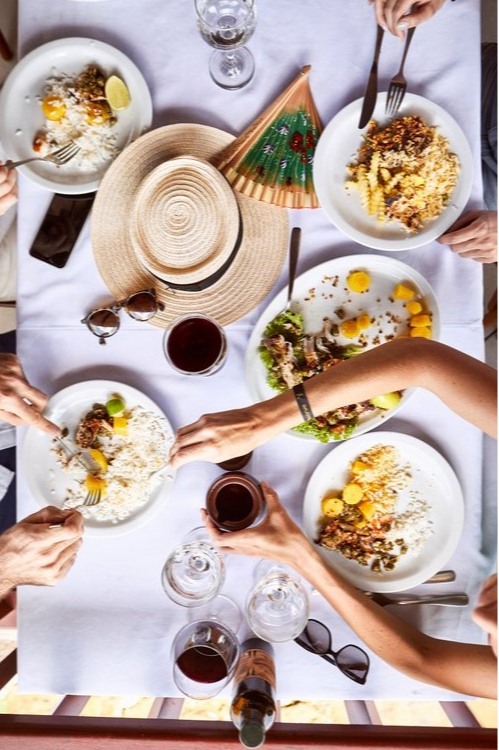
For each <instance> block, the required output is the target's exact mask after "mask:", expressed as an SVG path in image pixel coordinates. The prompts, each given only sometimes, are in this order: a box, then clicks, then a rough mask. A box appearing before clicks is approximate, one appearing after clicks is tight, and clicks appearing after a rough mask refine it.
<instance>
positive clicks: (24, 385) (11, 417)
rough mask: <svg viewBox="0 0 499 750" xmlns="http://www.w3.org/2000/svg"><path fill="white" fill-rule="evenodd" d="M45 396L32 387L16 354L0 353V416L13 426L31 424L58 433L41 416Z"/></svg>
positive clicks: (55, 426) (48, 431)
mask: <svg viewBox="0 0 499 750" xmlns="http://www.w3.org/2000/svg"><path fill="white" fill-rule="evenodd" d="M47 401H48V399H47V396H46V395H45V394H44V393H42V392H41V391H39V390H38V388H33V386H32V385H30V384H29V383H28V381H27V380H26V377H25V375H24V372H23V369H22V367H21V363H20V362H19V359H18V357H16V355H15V354H0V419H3V420H4V421H5V422H9V424H14V425H33V426H34V427H38V429H40V430H43V431H44V432H47V433H48V434H49V435H52V436H55V435H60V434H61V430H60V428H59V427H57V425H55V424H53V423H52V422H49V421H48V420H47V419H45V417H43V416H42V414H41V411H42V409H44V408H45V406H46V404H47Z"/></svg>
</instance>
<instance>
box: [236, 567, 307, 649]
mask: <svg viewBox="0 0 499 750" xmlns="http://www.w3.org/2000/svg"><path fill="white" fill-rule="evenodd" d="M255 578H256V583H255V585H254V586H253V589H252V590H251V591H250V593H249V596H248V602H247V605H246V615H247V618H248V622H249V625H250V627H251V629H252V630H253V632H254V633H255V635H257V636H259V637H260V638H263V640H265V641H270V642H271V643H283V642H285V641H291V640H293V638H296V637H297V636H298V635H300V633H302V632H303V630H304V628H305V626H306V624H307V620H308V615H309V609H310V605H309V600H308V595H307V592H306V591H305V588H304V587H303V585H302V584H301V583H300V581H299V580H298V578H296V577H295V576H294V575H293V574H292V571H291V570H288V569H287V568H286V567H285V566H283V565H279V564H277V563H274V562H272V561H270V560H262V562H261V563H259V565H257V567H256V570H255Z"/></svg>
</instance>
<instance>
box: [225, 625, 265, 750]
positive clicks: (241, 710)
mask: <svg viewBox="0 0 499 750" xmlns="http://www.w3.org/2000/svg"><path fill="white" fill-rule="evenodd" d="M230 714H231V717H232V721H233V722H234V724H235V726H236V727H237V728H238V729H239V739H240V741H241V744H242V745H244V747H250V748H255V747H261V746H262V745H263V743H264V741H265V732H267V731H268V730H269V729H270V727H271V726H272V724H273V723H274V720H275V714H276V704H275V664H274V649H273V648H272V646H271V645H270V643H267V642H266V641H262V640H261V639H260V638H249V639H248V640H247V641H245V642H244V643H243V645H242V646H241V658H240V659H239V664H238V666H237V669H236V673H235V675H234V698H233V699H232V704H231V707H230Z"/></svg>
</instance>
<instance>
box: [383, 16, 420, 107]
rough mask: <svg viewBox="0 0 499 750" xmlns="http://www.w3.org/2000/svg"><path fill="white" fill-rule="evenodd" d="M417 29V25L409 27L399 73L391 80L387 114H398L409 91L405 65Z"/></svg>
mask: <svg viewBox="0 0 499 750" xmlns="http://www.w3.org/2000/svg"><path fill="white" fill-rule="evenodd" d="M415 31H416V27H415V26H413V27H412V29H409V31H408V32H407V35H406V39H405V47H404V54H403V55H402V62H401V63H400V68H399V72H398V73H397V75H395V76H393V78H392V80H391V81H390V86H389V88H388V94H387V95H386V107H385V114H386V115H388V116H389V117H394V116H395V115H396V114H397V112H398V111H399V109H400V105H401V104H402V101H403V99H404V96H405V92H406V91H407V81H406V79H405V77H404V65H405V59H406V57H407V53H408V52H409V47H410V44H411V41H412V37H413V36H414V32H415Z"/></svg>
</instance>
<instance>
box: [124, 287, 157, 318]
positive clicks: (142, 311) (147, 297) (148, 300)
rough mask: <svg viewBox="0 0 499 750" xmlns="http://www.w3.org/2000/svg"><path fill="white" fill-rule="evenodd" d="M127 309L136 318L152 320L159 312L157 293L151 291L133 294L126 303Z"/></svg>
mask: <svg viewBox="0 0 499 750" xmlns="http://www.w3.org/2000/svg"><path fill="white" fill-rule="evenodd" d="M126 311H127V313H128V314H129V315H130V316H131V317H132V318H134V319H135V320H150V319H151V318H152V317H153V315H155V314H156V313H157V312H158V304H157V302H156V297H155V295H154V294H152V293H151V292H137V294H132V296H131V297H130V298H129V300H128V303H127V305H126Z"/></svg>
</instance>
